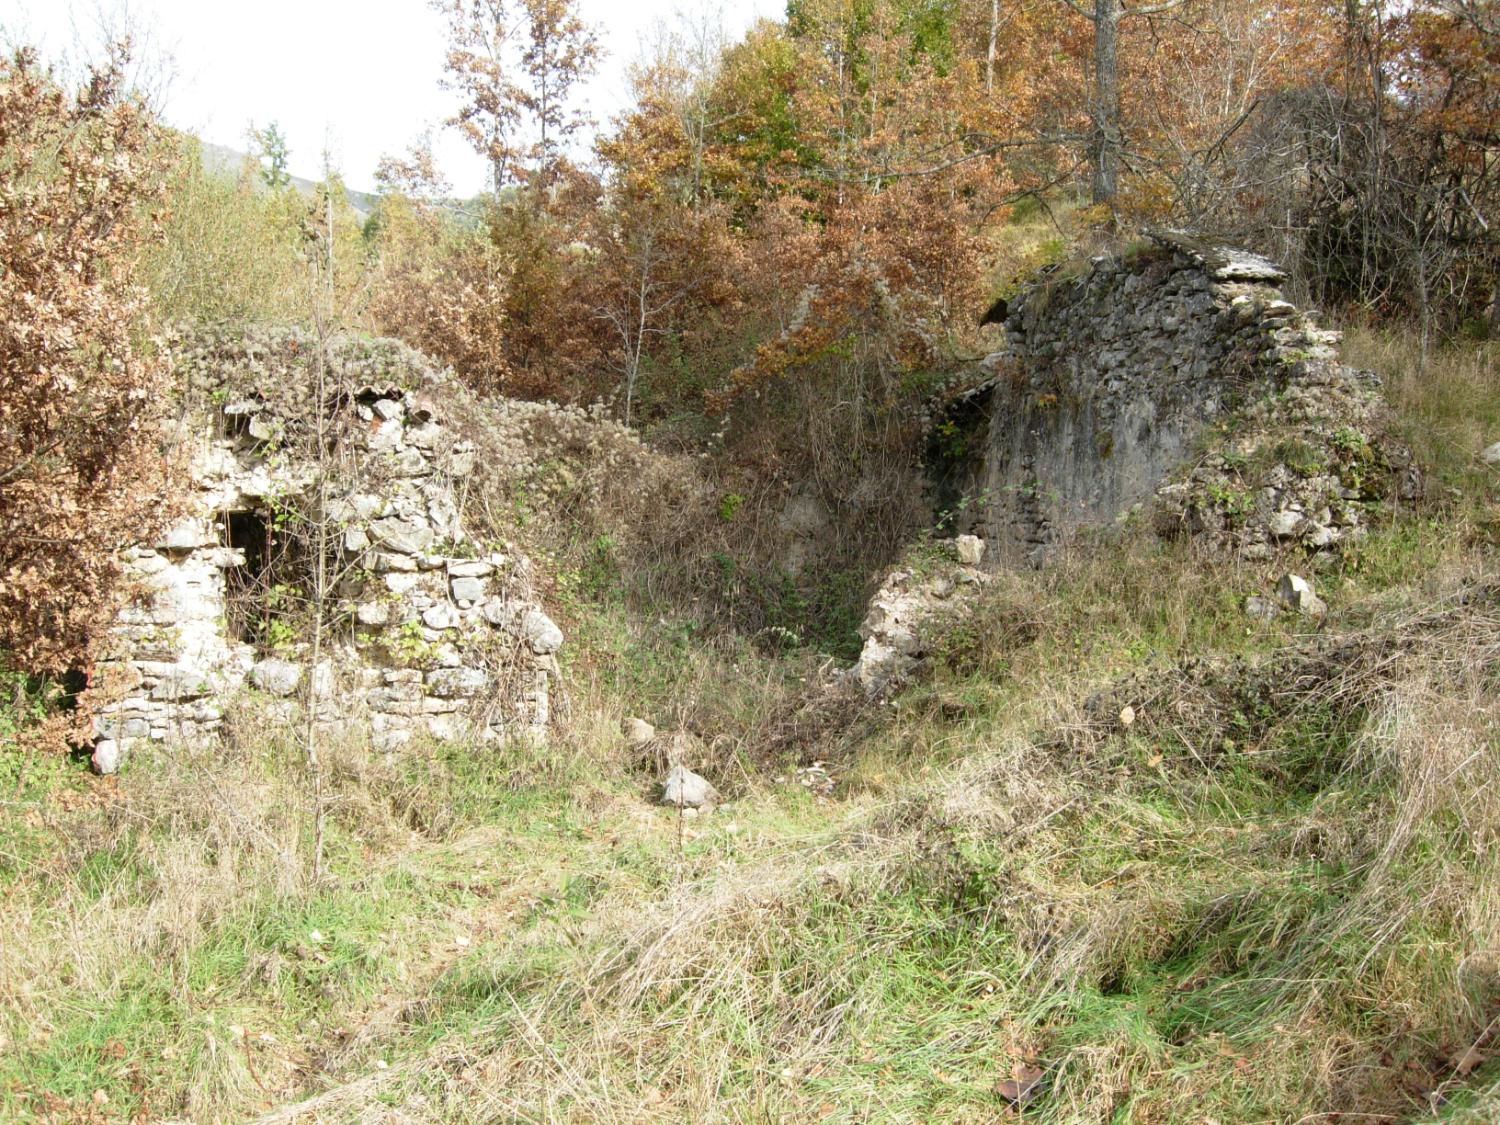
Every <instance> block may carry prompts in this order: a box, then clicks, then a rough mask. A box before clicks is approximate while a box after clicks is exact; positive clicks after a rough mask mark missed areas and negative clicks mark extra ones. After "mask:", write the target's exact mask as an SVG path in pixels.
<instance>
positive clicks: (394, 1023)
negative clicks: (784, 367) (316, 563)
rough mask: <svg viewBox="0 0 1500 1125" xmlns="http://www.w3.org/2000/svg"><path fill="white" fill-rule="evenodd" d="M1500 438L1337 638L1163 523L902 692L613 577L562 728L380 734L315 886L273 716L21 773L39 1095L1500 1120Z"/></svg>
mask: <svg viewBox="0 0 1500 1125" xmlns="http://www.w3.org/2000/svg"><path fill="white" fill-rule="evenodd" d="M1377 344H1379V345H1380V347H1383V348H1390V349H1395V348H1396V347H1397V345H1396V344H1394V343H1389V342H1382V341H1380V340H1370V341H1366V342H1365V343H1363V344H1357V345H1356V347H1357V348H1359V347H1364V348H1367V349H1373V348H1374V347H1375V346H1376V345H1377ZM1392 354H1394V352H1392ZM1474 362H1477V361H1474V360H1473V359H1472V357H1470V358H1464V357H1461V356H1453V357H1449V358H1448V359H1447V360H1445V364H1446V366H1445V367H1444V368H1442V369H1441V370H1439V371H1438V373H1437V375H1435V376H1432V378H1431V381H1429V382H1428V383H1424V384H1421V385H1408V384H1407V383H1406V382H1403V381H1402V380H1399V379H1397V380H1392V381H1391V383H1390V392H1391V395H1392V398H1393V402H1394V403H1395V405H1396V406H1397V408H1398V410H1399V412H1400V417H1401V422H1402V425H1403V426H1404V427H1406V430H1407V432H1408V433H1409V434H1410V435H1411V440H1412V442H1413V444H1414V445H1415V446H1417V447H1418V448H1419V449H1430V450H1441V449H1444V448H1448V446H1449V445H1450V444H1451V442H1452V441H1453V440H1456V439H1455V435H1456V434H1458V433H1459V431H1460V430H1462V431H1463V433H1465V434H1467V437H1465V438H1464V440H1465V441H1468V442H1469V443H1470V445H1472V444H1473V442H1475V441H1478V440H1479V437H1480V436H1481V434H1482V432H1485V431H1486V428H1487V427H1488V426H1489V425H1490V424H1491V423H1492V422H1500V411H1497V410H1496V409H1495V407H1496V402H1497V399H1500V391H1497V389H1496V388H1494V387H1493V385H1492V384H1491V382H1489V381H1488V377H1487V375H1486V377H1485V378H1484V379H1480V378H1477V376H1475V372H1476V371H1481V370H1482V371H1483V372H1487V371H1488V368H1487V367H1486V368H1483V369H1481V368H1478V367H1474V366H1473V363H1474ZM1485 362H1486V363H1487V362H1488V361H1487V360H1486V361H1485ZM1444 371H1446V372H1447V373H1448V374H1446V375H1445V374H1443V372H1444ZM1455 372H1456V374H1455ZM1461 395H1462V396H1468V398H1469V399H1470V400H1472V401H1471V402H1470V404H1469V405H1468V406H1467V407H1465V408H1464V409H1460V407H1459V405H1458V404H1457V396H1461ZM1466 411H1467V412H1466ZM1497 436H1500V435H1497ZM1472 462H1473V458H1472V456H1469V455H1468V454H1465V455H1463V456H1458V455H1456V454H1452V455H1450V454H1442V455H1441V456H1439V459H1438V460H1437V461H1436V462H1434V463H1435V464H1436V465H1437V470H1436V476H1435V479H1436V480H1437V481H1439V482H1440V484H1439V487H1440V488H1441V489H1447V488H1450V487H1452V488H1458V489H1459V495H1457V496H1453V495H1450V494H1448V493H1446V492H1443V493H1441V494H1440V495H1436V496H1431V495H1430V498H1429V502H1428V503H1427V504H1426V505H1424V506H1422V507H1420V508H1418V509H1417V510H1416V511H1413V512H1404V513H1399V514H1397V515H1396V516H1395V517H1394V518H1391V519H1380V520H1375V521H1374V523H1373V527H1372V530H1371V532H1370V534H1369V535H1368V536H1367V537H1366V538H1365V539H1363V540H1362V541H1360V542H1359V543H1357V544H1354V545H1352V546H1350V547H1349V549H1348V550H1347V551H1346V552H1345V553H1344V555H1343V556H1342V557H1341V559H1340V560H1339V561H1338V562H1337V563H1336V564H1334V565H1331V566H1328V567H1326V568H1325V569H1322V570H1320V571H1317V572H1315V573H1314V575H1313V577H1314V578H1315V580H1316V582H1317V585H1318V588H1319V591H1320V593H1321V594H1322V595H1323V596H1324V597H1325V598H1327V599H1328V600H1329V602H1330V605H1331V607H1332V610H1331V613H1330V615H1329V617H1328V619H1327V620H1326V621H1324V622H1322V623H1320V624H1318V625H1313V624H1311V623H1309V622H1305V621H1299V620H1295V619H1291V618H1285V617H1284V618H1281V619H1279V620H1278V621H1277V622H1275V623H1273V624H1271V625H1268V626H1262V625H1258V624H1252V623H1250V622H1249V621H1248V620H1247V619H1246V618H1245V616H1244V614H1243V612H1242V609H1241V606H1242V602H1243V599H1244V597H1245V596H1246V595H1248V594H1252V593H1260V594H1265V593H1267V592H1268V591H1269V590H1270V588H1271V586H1272V585H1273V584H1274V581H1275V579H1276V578H1277V577H1278V576H1279V573H1280V572H1281V570H1283V569H1285V568H1287V567H1288V566H1289V565H1290V563H1289V561H1288V560H1271V561H1267V562H1264V563H1254V564H1247V563H1241V562H1235V561H1232V560H1226V559H1223V558H1217V557H1211V556H1209V555H1206V554H1204V553H1201V552H1197V551H1195V550H1193V549H1192V548H1191V546H1189V545H1183V544H1167V545H1163V544H1159V543H1157V542H1155V541H1154V540H1152V539H1151V538H1150V537H1148V536H1146V535H1144V534H1143V533H1141V532H1139V531H1138V530H1137V531H1129V530H1127V531H1126V533H1124V534H1122V535H1119V536H1115V537H1111V538H1101V539H1100V540H1098V541H1096V542H1092V543H1087V544H1084V545H1082V546H1080V548H1079V549H1078V550H1076V551H1074V552H1072V553H1070V554H1069V555H1068V556H1066V557H1064V558H1062V559H1060V560H1059V561H1058V563H1057V564H1056V565H1055V566H1052V567H1050V568H1049V569H1047V570H1044V571H1040V572H1035V573H1016V574H1005V575H1000V576H997V577H996V579H995V580H994V581H993V582H992V583H991V584H990V586H989V587H988V589H987V591H986V593H985V594H984V596H983V597H982V599H981V600H980V601H979V602H978V603H976V604H975V605H973V606H972V608H971V610H970V612H968V613H967V614H966V615H965V617H964V618H963V619H962V620H961V621H959V622H957V623H956V624H955V625H954V627H953V628H952V629H951V630H949V631H948V632H947V633H946V635H944V636H943V637H941V638H940V639H938V640H937V642H936V643H935V645H934V649H933V655H932V659H931V661H930V663H929V668H928V671H927V672H926V674H925V675H923V676H922V677H920V678H919V679H918V680H917V681H916V682H915V683H913V684H912V685H911V686H910V687H909V688H908V689H907V690H906V691H905V692H904V693H903V694H902V695H901V696H900V697H899V698H897V699H896V700H895V701H894V702H893V703H891V704H887V705H882V706H880V707H878V708H863V709H853V710H839V709H838V706H836V705H835V704H836V701H834V698H833V696H831V695H830V696H827V697H825V696H824V695H823V694H821V692H822V689H821V688H820V687H819V685H818V678H817V675H816V668H815V665H814V664H813V662H812V661H811V660H810V659H809V657H808V656H807V654H806V653H805V652H804V651H800V650H798V651H793V652H791V653H789V654H783V655H767V651H766V649H765V647H764V646H756V645H753V644H751V643H748V642H743V641H739V640H735V639H733V638H726V637H725V636H724V634H723V633H722V632H721V631H718V630H710V629H707V628H705V627H704V623H702V622H695V621H692V620H687V619H684V618H681V617H673V616H670V615H666V614H663V615H661V616H660V617H657V618H653V619H651V620H647V621H642V620H638V619H634V618H633V617H632V616H631V615H630V614H629V613H628V612H627V610H626V608H625V606H624V604H623V603H624V599H623V598H622V597H621V596H620V594H619V590H618V589H617V588H616V585H615V584H614V579H613V577H612V576H611V571H610V570H609V568H608V566H607V565H606V564H607V559H606V558H605V556H604V555H603V554H601V555H599V560H602V561H600V562H599V568H598V569H597V572H591V573H582V572H580V574H579V575H578V576H577V578H576V581H573V582H571V583H569V584H565V588H564V590H563V600H564V609H565V612H566V614H567V615H568V617H569V620H568V622H567V626H568V631H569V638H570V644H569V647H568V649H567V650H565V653H566V660H567V663H566V667H565V677H564V679H565V682H566V683H567V684H568V686H569V699H568V701H567V708H568V709H567V713H566V721H565V722H564V724H563V727H562V729H561V731H560V733H559V735H558V737H557V738H555V739H554V740H553V741H552V742H551V743H550V744H549V745H547V746H544V747H529V746H525V745H522V744H517V745H510V746H501V747H489V746H485V747H469V746H462V745H438V746H429V747H421V748H418V749H416V750H414V751H413V752H411V753H408V754H405V755H403V756H398V757H395V758H392V759H382V758H380V757H378V756H374V755H371V754H370V753H369V752H368V751H367V750H366V749H365V748H364V747H362V746H361V745H360V744H358V743H357V742H354V743H350V744H348V745H344V746H339V747H336V748H334V749H333V750H332V751H331V756H330V761H331V765H330V771H329V774H330V776H329V786H330V796H331V804H330V817H329V825H330V827H329V838H328V840H327V842H326V853H327V857H328V871H327V874H326V876H325V877H324V878H323V879H322V880H318V881H314V880H312V879H311V878H310V862H309V857H310V853H311V836H310V832H311V815H310V805H309V798H308V786H307V778H306V776H305V774H304V772H303V770H302V767H301V765H300V756H299V754H298V752H297V750H296V748H295V746H294V745H292V743H291V742H290V741H289V740H287V739H285V738H282V737H278V736H276V735H274V733H272V734H266V733H265V732H263V731H260V730H258V729H257V727H256V724H255V723H254V721H253V717H252V719H251V721H249V722H241V723H239V724H237V725H236V728H235V729H236V731H237V732H238V733H237V734H235V736H234V737H233V738H232V739H231V740H230V742H229V744H228V745H227V746H226V747H225V748H223V749H221V750H218V751H215V752H212V753H191V752H180V753H174V754H162V755H159V756H155V757H143V758H140V759H136V760H134V761H132V762H131V763H130V764H129V766H128V768H127V770H126V771H125V773H124V774H123V775H122V777H121V778H120V779H119V780H118V782H117V783H112V782H96V781H90V780H89V779H88V778H87V777H86V776H85V775H84V774H83V772H82V767H81V766H80V765H79V764H78V763H75V762H70V761H68V760H65V759H52V758H38V759H37V760H36V761H35V762H34V763H33V764H32V765H31V766H30V767H29V769H28V772H27V773H26V775H25V777H24V779H21V780H20V784H19V788H18V789H17V788H16V786H17V776H18V775H17V774H16V773H14V772H13V773H12V774H11V775H10V776H9V777H7V778H4V779H0V781H3V782H4V784H5V785H6V787H7V790H10V789H15V796H14V798H13V799H12V798H6V799H7V800H8V801H9V803H8V804H7V805H6V806H5V808H6V811H7V815H6V816H5V817H4V818H3V819H0V880H3V882H4V886H5V889H6V895H7V910H6V911H5V912H4V915H3V917H0V1037H3V1040H4V1043H3V1046H0V1118H5V1119H11V1120H35V1119H41V1120H46V1119H48V1116H49V1115H50V1116H51V1119H54V1120H70V1119H87V1120H96V1121H126V1120H131V1119H132V1118H133V1117H145V1118H146V1119H190V1120H194V1121H214V1120H226V1121H227V1120H245V1119H249V1118H253V1117H254V1116H255V1115H256V1114H257V1113H259V1112H262V1111H263V1110H265V1109H267V1108H269V1107H272V1106H275V1105H286V1104H290V1103H294V1102H296V1101H297V1100H298V1099H300V1098H305V1097H309V1096H314V1095H318V1094H326V1095H327V1099H326V1100H325V1101H324V1102H322V1103H320V1106H319V1108H318V1110H317V1118H318V1119H320V1120H326V1121H359V1120H369V1119H371V1118H372V1117H373V1116H375V1115H376V1114H378V1113H381V1112H385V1111H386V1110H387V1109H388V1110H389V1111H390V1112H392V1113H393V1114H394V1115H398V1116H399V1117H400V1119H402V1120H411V1121H430V1122H439V1121H441V1122H460V1123H462V1122H480V1121H494V1120H515V1121H546V1120H558V1121H562V1120H568V1121H681V1120H692V1121H712V1120H733V1121H740V1120H743V1121H765V1120H775V1121H835V1122H856V1121H858V1122H873V1121H882V1122H884V1121H891V1122H901V1121H909V1122H917V1121H924V1122H925V1121H951V1122H970V1121H971V1122H993V1121H996V1120H1005V1119H1008V1118H1009V1117H1011V1116H1013V1115H1014V1114H1013V1110H1012V1109H1011V1107H1010V1106H1009V1103H1008V1102H1007V1101H1006V1099H1005V1098H1004V1097H1003V1096H1002V1094H1001V1092H1000V1086H1001V1083H1003V1082H1005V1081H1006V1080H1007V1079H1009V1078H1012V1077H1014V1076H1015V1075H1016V1074H1017V1073H1020V1072H1022V1071H1023V1070H1024V1069H1025V1068H1033V1067H1034V1068H1037V1069H1039V1070H1040V1071H1042V1072H1043V1074H1044V1078H1043V1081H1042V1083H1041V1084H1040V1086H1039V1087H1038V1090H1037V1093H1036V1094H1035V1096H1034V1097H1033V1099H1032V1100H1031V1101H1030V1102H1029V1103H1028V1104H1027V1106H1026V1109H1025V1112H1024V1114H1023V1115H1022V1116H1023V1118H1024V1119H1025V1120H1031V1121H1036V1122H1040V1123H1045V1125H1077V1123H1088V1122H1097V1123H1101V1125H1103V1123H1110V1125H1123V1123H1136V1122H1139V1123H1160V1122H1201V1121H1209V1120H1212V1121H1216V1122H1218V1123H1219V1125H1230V1123H1243V1125H1250V1123H1258V1122H1266V1121H1289V1122H1295V1121H1317V1120H1325V1119H1333V1118H1332V1115H1334V1114H1340V1113H1342V1114H1347V1115H1350V1116H1349V1118H1348V1119H1350V1120H1394V1121H1402V1122H1421V1121H1428V1120H1432V1121H1444V1122H1451V1123H1463V1125H1474V1123H1477V1122H1480V1121H1490V1120H1493V1119H1494V1117H1495V1112H1496V1107H1497V1106H1500V1094H1497V1092H1496V1091H1497V1089H1500V1086H1497V1082H1500V1071H1497V1069H1496V1067H1497V1066H1500V1063H1497V1062H1495V1061H1492V1060H1490V1058H1489V1052H1490V1051H1491V1050H1493V1043H1494V1042H1495V1040H1496V1035H1495V1031H1496V1028H1497V1027H1500V1023H1497V1019H1500V959H1497V958H1496V955H1495V953H1494V950H1495V949H1497V948H1500V911H1497V910H1496V909H1495V906H1496V901H1495V891H1494V888H1495V887H1496V886H1500V859H1497V856H1496V849H1495V846H1494V844H1495V840H1496V839H1497V838H1500V794H1497V793H1495V792H1494V784H1493V781H1494V777H1495V775H1496V772H1497V771H1500V735H1497V732H1500V686H1497V682H1496V679H1495V676H1494V674H1493V671H1492V669H1493V667H1494V662H1495V659H1496V657H1497V656H1500V605H1497V604H1495V601H1494V599H1493V597H1492V596H1489V595H1486V594H1485V593H1484V590H1485V589H1486V588H1487V585H1486V584H1487V583H1489V582H1491V581H1492V580H1493V575H1494V558H1493V549H1492V548H1493V544H1492V539H1493V536H1492V534H1491V530H1490V529H1491V527H1492V522H1493V521H1492V516H1491V515H1490V510H1491V508H1492V506H1493V484H1492V482H1491V481H1490V478H1489V477H1488V476H1487V475H1486V474H1487V473H1488V472H1490V470H1488V469H1485V470H1481V469H1480V468H1479V467H1477V466H1476V465H1475V464H1473V463H1472ZM1127 704H1128V705H1129V706H1130V707H1131V714H1132V715H1133V718H1132V721H1131V722H1129V723H1126V722H1125V721H1124V718H1123V717H1122V714H1123V709H1124V707H1125V706H1126V705H1127ZM839 706H841V705H839ZM820 708H821V710H820ZM627 714H637V715H642V716H644V717H647V718H649V719H651V720H653V721H655V722H656V723H657V724H658V726H659V727H660V728H661V729H662V730H663V732H664V733H669V732H671V731H673V730H676V729H680V728H685V729H689V730H691V731H693V732H694V733H696V734H697V735H699V736H700V737H701V738H702V739H703V744H704V748H703V749H702V750H701V751H699V753H701V754H703V755H704V760H703V762H702V763H694V764H701V765H702V767H703V768H704V769H705V770H708V771H711V772H712V773H713V776H714V779H715V780H716V781H717V782H720V783H721V787H723V788H724V789H725V790H726V792H729V793H730V795H731V797H732V798H733V800H732V804H731V805H730V807H728V808H726V809H723V810H720V811H719V812H717V813H715V814H714V815H713V816H709V817H699V818H696V819H691V820H690V819H683V818H679V817H677V816H676V815H674V814H672V813H671V812H669V811H666V810H661V809H658V808H655V807H654V806H652V805H651V804H650V796H651V783H652V781H653V779H654V769H655V766H654V764H652V763H649V762H645V761H642V760H637V759H635V758H633V757H632V756H631V753H630V752H628V751H627V750H626V748H625V747H623V746H622V745H621V740H620V738H619V736H618V735H617V733H616V731H617V730H618V723H619V720H620V719H621V718H622V717H623V716H625V715H627ZM794 718H795V720H796V721H793V720H794ZM811 758H821V759H824V760H827V761H830V762H831V763H832V764H833V768H834V770H835V773H836V776H837V778H838V781H839V785H838V788H837V790H836V792H835V794H834V796H833V798H832V799H826V798H821V797H817V796H815V795H813V794H811V793H809V792H808V791H807V790H805V789H804V788H803V787H801V786H800V785H798V784H797V779H796V775H795V773H794V772H793V770H794V768H795V766H796V765H798V764H799V763H801V762H803V761H806V760H808V759H811ZM10 760H13V759H10ZM778 778H780V779H782V780H779V781H778V780H777V779H778ZM1476 1044H1477V1045H1478V1055H1477V1056H1475V1058H1474V1060H1473V1064H1472V1065H1471V1064H1470V1063H1465V1064H1464V1065H1463V1066H1460V1065H1458V1063H1457V1062H1456V1061H1455V1060H1458V1059H1462V1058H1463V1057H1464V1053H1465V1052H1466V1051H1467V1050H1468V1049H1469V1048H1471V1047H1474V1046H1475V1045H1476ZM96 1092H102V1093H103V1094H104V1095H105V1100H104V1101H100V1100H99V1099H98V1097H97V1095H96ZM1433 1097H1437V1098H1438V1101H1439V1103H1440V1104H1439V1105H1438V1110H1439V1112H1438V1116H1436V1117H1433V1116H1432V1105H1433V1102H1432V1101H1431V1099H1432V1098H1433ZM1359 1115H1364V1116H1359Z"/></svg>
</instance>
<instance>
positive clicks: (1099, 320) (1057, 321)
mask: <svg viewBox="0 0 1500 1125" xmlns="http://www.w3.org/2000/svg"><path fill="white" fill-rule="evenodd" d="M1282 280H1284V274H1283V273H1282V271H1281V270H1280V269H1279V268H1278V267H1276V266H1275V265H1273V264H1272V263H1270V262H1268V261H1266V260H1265V259H1263V258H1259V257H1256V256H1254V255H1251V254H1248V253H1244V252H1241V251H1234V250H1227V249H1223V248H1220V247H1216V246H1213V245H1211V244H1208V243H1205V242H1202V241H1200V240H1197V239H1194V238H1190V237H1187V236H1184V235H1178V234H1158V235H1155V236H1154V239H1153V242H1152V244H1150V245H1149V246H1146V247H1138V248H1136V250H1135V252H1133V253H1126V254H1123V255H1120V256H1104V257H1098V258H1095V259H1093V260H1092V261H1091V262H1089V263H1088V264H1087V265H1086V266H1085V267H1083V268H1082V269H1081V270H1079V271H1078V272H1076V273H1072V274H1064V273H1062V272H1054V273H1053V274H1051V275H1050V276H1044V277H1042V278H1041V279H1040V280H1039V281H1038V282H1037V283H1036V284H1035V285H1034V286H1032V287H1031V288H1029V289H1028V290H1027V291H1025V292H1024V293H1023V294H1022V295H1021V296H1020V297H1019V298H1017V299H1016V300H1015V301H1013V302H1012V303H1011V305H1010V307H1009V309H1008V314H1007V316H1006V319H1005V333H1006V344H1005V350H1004V351H1003V352H1001V353H998V354H996V355H994V356H991V357H989V358H988V359H987V360H985V361H984V363H983V366H984V367H985V369H986V371H987V373H988V375H989V376H990V378H989V382H988V383H987V385H986V393H987V395H988V402H987V417H988V434H987V436H986V439H985V449H984V451H983V462H982V468H981V469H979V470H978V471H977V472H975V473H974V474H973V475H972V477H971V479H970V480H969V481H967V482H966V484H967V488H968V490H969V491H970V493H971V496H972V499H973V503H972V513H973V514H972V516H971V519H970V526H969V527H967V528H962V529H963V530H969V529H972V530H975V531H978V532H979V533H980V534H981V535H983V536H984V537H985V538H986V539H987V540H989V541H990V543H991V545H992V548H993V550H994V551H995V554H996V556H997V557H998V558H1000V559H1002V560H1010V561H1022V560H1032V561H1035V560H1036V559H1038V558H1039V557H1040V556H1042V555H1043V554H1045V552H1046V550H1047V549H1048V548H1049V547H1050V546H1051V545H1052V544H1053V543H1055V542H1056V541H1058V540H1059V539H1062V538H1065V537H1066V535H1067V534H1068V533H1069V532H1070V531H1072V530H1074V529H1076V528H1078V527H1081V526H1085V525H1088V524H1098V523H1105V522H1109V521H1110V520H1112V519H1114V518H1115V517H1116V516H1117V515H1118V514H1119V513H1120V512H1122V511H1125V510H1126V509H1128V508H1130V507H1131V506H1133V505H1135V504H1139V503H1142V502H1144V501H1147V500H1149V499H1150V498H1151V497H1152V495H1153V493H1154V491H1155V489H1156V488H1157V486H1158V484H1159V483H1160V482H1161V480H1162V479H1163V477H1165V476H1166V475H1167V474H1168V472H1169V471H1170V470H1172V469H1173V468H1174V467H1175V466H1176V465H1178V464H1179V463H1180V462H1182V461H1183V460H1184V459H1185V458H1187V457H1188V456H1189V454H1190V453H1191V452H1192V451H1193V448H1194V443H1195V441H1196V440H1197V439H1198V437H1199V435H1200V434H1201V433H1202V432H1203V431H1204V430H1205V428H1206V427H1208V426H1209V425H1211V424H1212V423H1214V422H1215V421H1216V420H1217V419H1219V418H1220V417H1221V416H1222V415H1224V414H1225V413H1226V412H1227V411H1229V410H1231V409H1233V408H1234V406H1235V405H1236V404H1237V403H1238V402H1240V401H1243V400H1244V399H1245V398H1246V397H1247V396H1249V395H1252V394H1255V393H1258V392H1259V391H1260V390H1263V389H1264V388H1265V387H1268V386H1279V385H1284V384H1285V383H1286V382H1287V381H1288V380H1290V379H1292V378H1294V377H1295V374H1296V372H1297V370H1298V369H1299V365H1305V364H1309V363H1320V362H1326V361H1329V360H1331V359H1333V358H1334V356H1335V350H1334V345H1335V344H1336V342H1337V340H1338V334H1337V333H1334V332H1328V331H1324V330H1322V329H1320V328H1319V327H1318V326H1317V325H1316V324H1315V323H1313V322H1312V321H1311V319H1310V318H1308V317H1306V316H1304V315H1302V314H1301V313H1299V312H1298V310H1297V309H1295V308H1294V307H1293V306H1292V305H1291V304H1290V303H1289V302H1287V301H1286V300H1285V299H1284V298H1283V296H1282V293H1281V290H1280V289H1279V287H1278V286H1279V284H1280V283H1281V281H1282Z"/></svg>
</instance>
